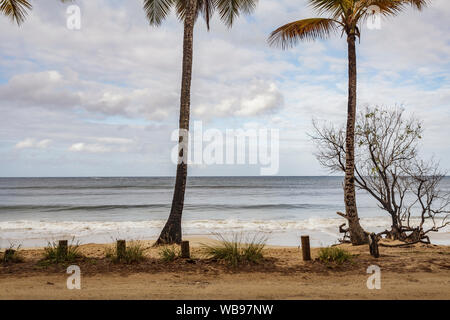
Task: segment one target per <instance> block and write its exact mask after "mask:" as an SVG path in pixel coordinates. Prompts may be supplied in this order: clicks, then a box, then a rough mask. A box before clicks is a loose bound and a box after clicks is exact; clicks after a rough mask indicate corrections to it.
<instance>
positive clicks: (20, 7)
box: [0, 0, 32, 25]
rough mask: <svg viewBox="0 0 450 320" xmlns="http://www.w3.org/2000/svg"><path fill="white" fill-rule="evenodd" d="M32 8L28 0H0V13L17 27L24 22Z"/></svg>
mask: <svg viewBox="0 0 450 320" xmlns="http://www.w3.org/2000/svg"><path fill="white" fill-rule="evenodd" d="M31 8H32V6H31V4H30V3H29V2H28V0H0V12H1V13H2V14H4V15H5V16H7V17H10V18H11V20H12V21H15V22H16V23H17V24H18V25H20V24H21V23H22V22H24V20H25V17H26V16H27V11H28V10H31Z"/></svg>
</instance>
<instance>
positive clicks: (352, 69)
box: [344, 35, 368, 245]
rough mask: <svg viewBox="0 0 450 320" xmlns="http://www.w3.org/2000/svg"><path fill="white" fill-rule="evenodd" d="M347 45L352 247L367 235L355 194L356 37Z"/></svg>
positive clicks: (347, 196) (347, 155) (348, 190)
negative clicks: (362, 224)
mask: <svg viewBox="0 0 450 320" xmlns="http://www.w3.org/2000/svg"><path fill="white" fill-rule="evenodd" d="M347 43H348V110H347V131H346V139H345V184H344V201H345V213H346V214H345V218H346V219H347V220H348V226H349V228H348V231H349V233H350V241H351V242H352V244H353V245H358V244H364V243H367V242H368V237H367V234H366V233H365V232H364V229H363V228H362V227H361V225H360V223H359V217H358V210H357V208H356V194H355V122H356V83H357V73H356V44H355V43H356V36H355V35H349V36H348V37H347Z"/></svg>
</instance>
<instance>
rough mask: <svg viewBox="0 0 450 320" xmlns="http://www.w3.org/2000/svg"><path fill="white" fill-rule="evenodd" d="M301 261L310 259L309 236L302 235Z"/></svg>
mask: <svg viewBox="0 0 450 320" xmlns="http://www.w3.org/2000/svg"><path fill="white" fill-rule="evenodd" d="M302 253H303V261H309V260H311V249H310V247H309V236H302Z"/></svg>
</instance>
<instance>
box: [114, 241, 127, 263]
mask: <svg viewBox="0 0 450 320" xmlns="http://www.w3.org/2000/svg"><path fill="white" fill-rule="evenodd" d="M116 248H117V258H119V260H120V259H123V258H124V257H125V254H126V251H127V243H126V241H125V240H117V247H116Z"/></svg>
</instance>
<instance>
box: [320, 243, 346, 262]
mask: <svg viewBox="0 0 450 320" xmlns="http://www.w3.org/2000/svg"><path fill="white" fill-rule="evenodd" d="M318 259H319V261H321V262H323V263H327V264H328V263H337V264H342V263H344V262H347V261H351V259H352V254H351V253H350V252H348V251H347V250H344V249H341V248H338V247H327V248H321V249H320V250H319V258H318Z"/></svg>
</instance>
